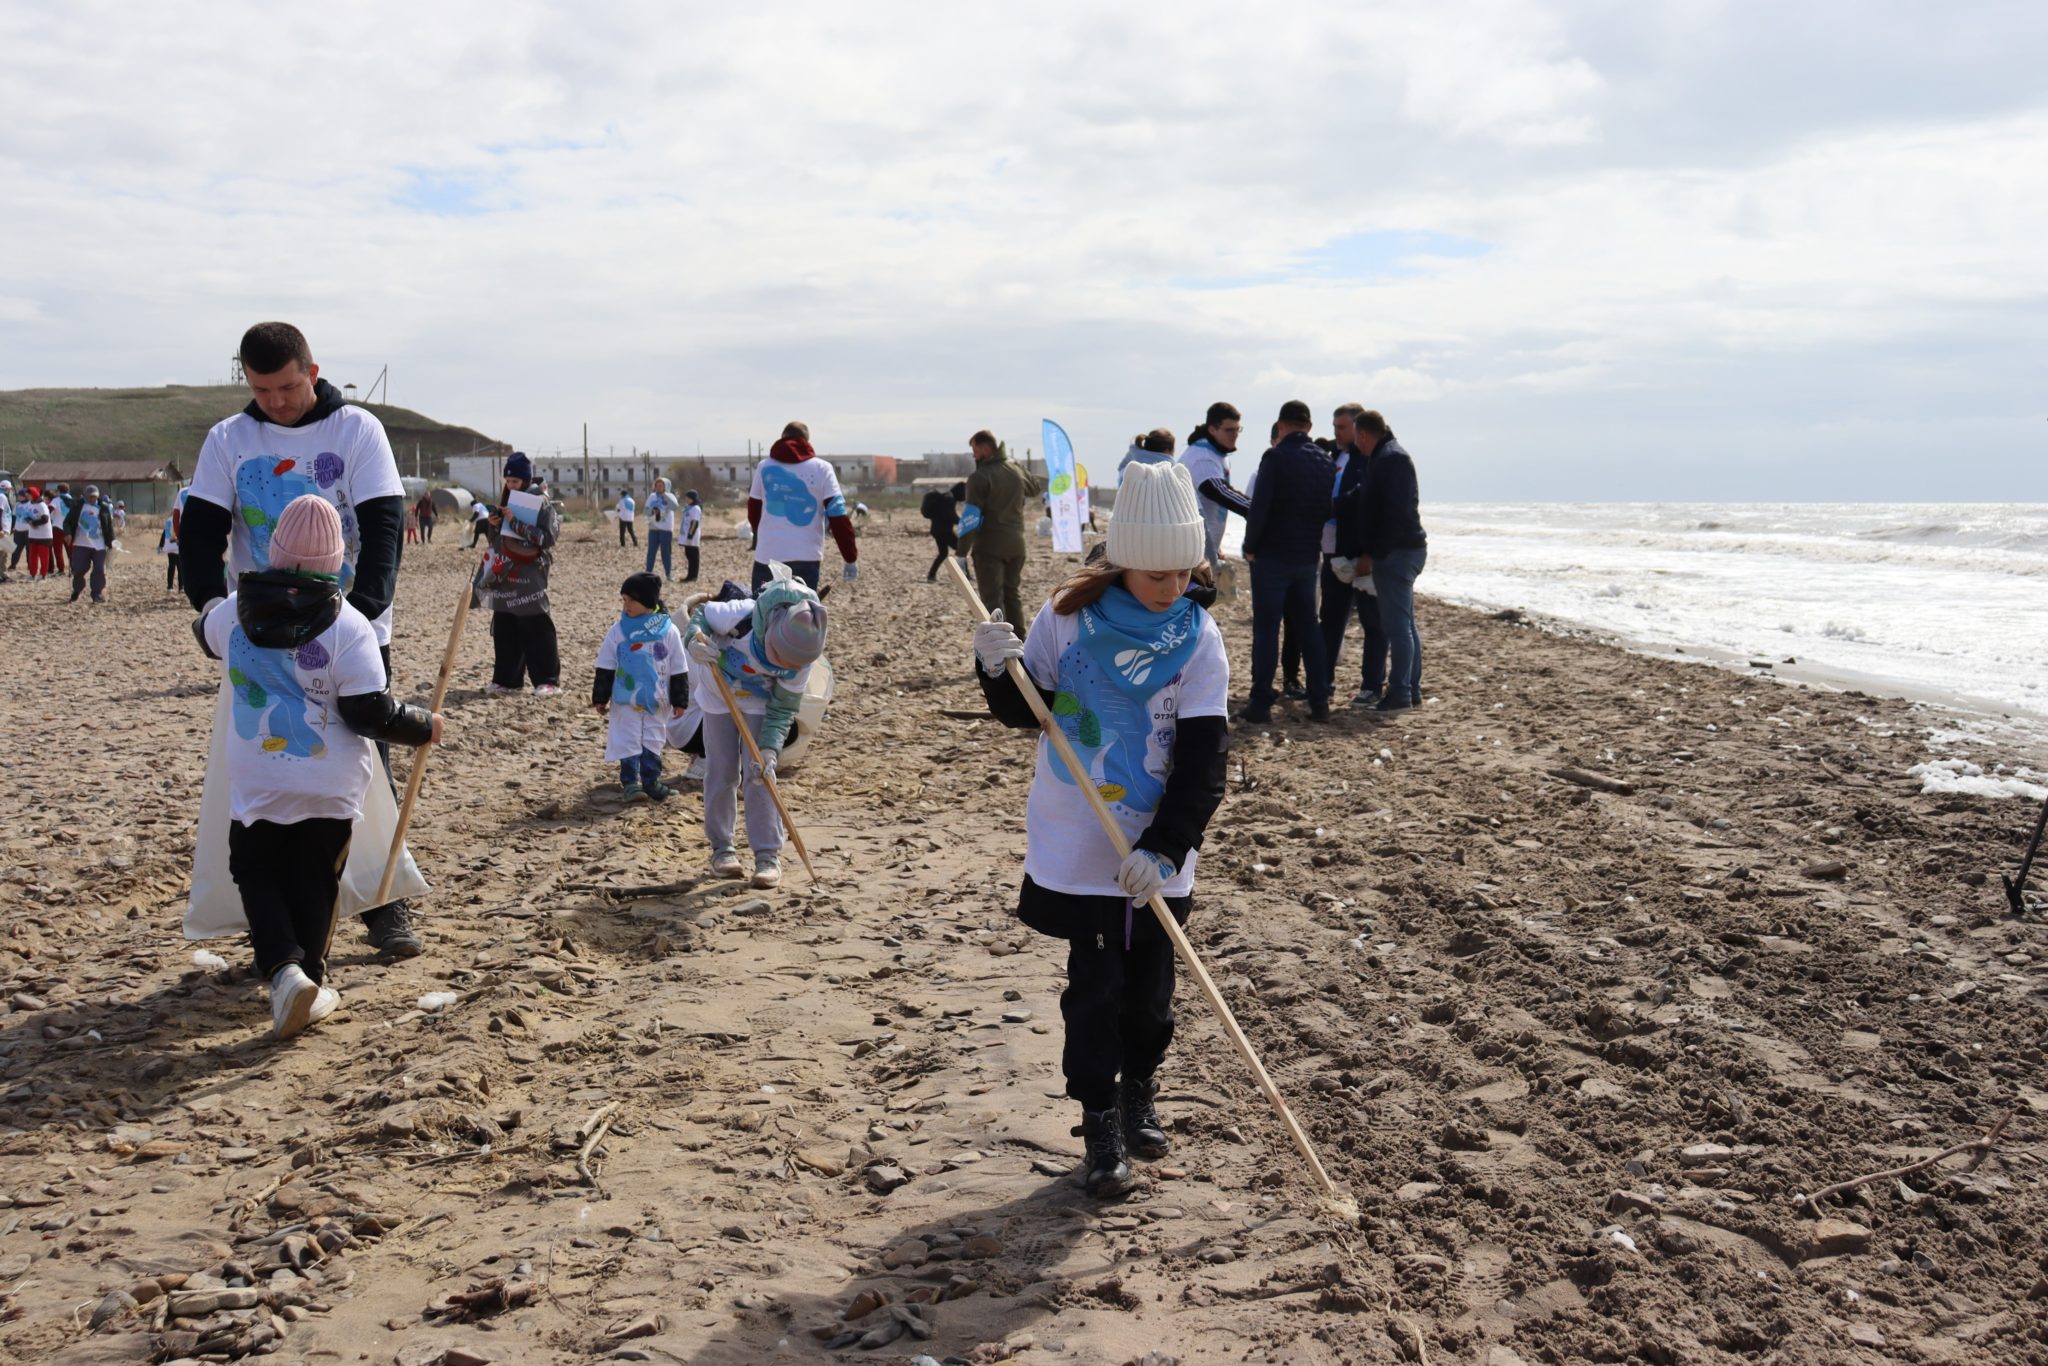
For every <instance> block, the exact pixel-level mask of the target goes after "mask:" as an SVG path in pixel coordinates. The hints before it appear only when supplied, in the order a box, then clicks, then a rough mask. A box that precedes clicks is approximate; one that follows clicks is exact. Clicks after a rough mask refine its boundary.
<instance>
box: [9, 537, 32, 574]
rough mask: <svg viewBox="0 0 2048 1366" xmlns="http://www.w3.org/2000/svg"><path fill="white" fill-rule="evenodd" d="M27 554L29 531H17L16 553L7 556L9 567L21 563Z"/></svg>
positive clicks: (15, 539) (15, 540)
mask: <svg viewBox="0 0 2048 1366" xmlns="http://www.w3.org/2000/svg"><path fill="white" fill-rule="evenodd" d="M26 554H28V533H27V532H26V531H17V532H15V533H14V553H13V554H12V555H10V556H8V557H7V567H8V568H9V569H12V568H14V566H16V565H18V564H20V563H21V557H22V556H23V555H26Z"/></svg>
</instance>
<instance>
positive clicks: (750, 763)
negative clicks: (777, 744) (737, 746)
mask: <svg viewBox="0 0 2048 1366" xmlns="http://www.w3.org/2000/svg"><path fill="white" fill-rule="evenodd" d="M775 755H776V751H774V750H772V749H764V750H762V751H761V762H760V763H759V764H756V763H755V762H754V759H753V756H752V755H748V756H747V757H746V758H744V759H742V760H740V770H741V776H742V777H743V778H745V779H746V781H748V782H750V783H756V782H762V781H764V780H765V781H767V782H771V783H772V782H775V781H776V780H777V776H778V775H777V774H776V772H775Z"/></svg>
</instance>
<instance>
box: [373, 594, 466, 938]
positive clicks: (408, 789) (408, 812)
mask: <svg viewBox="0 0 2048 1366" xmlns="http://www.w3.org/2000/svg"><path fill="white" fill-rule="evenodd" d="M475 591H476V579H475V577H474V576H470V577H468V578H465V579H463V581H462V601H461V602H460V603H458V604H456V607H455V624H454V625H453V626H451V627H449V628H448V649H447V652H446V653H445V654H443V655H442V656H441V677H440V679H439V681H438V682H436V683H435V684H434V702H433V705H432V706H430V707H428V708H427V710H428V711H436V712H437V711H439V710H441V699H442V698H444V697H446V696H447V695H448V678H449V675H451V674H453V673H454V672H455V653H456V651H458V650H460V649H461V648H462V628H463V627H464V626H466V625H467V624H468V623H469V600H470V595H471V594H472V593H474V592H475ZM433 754H434V747H433V746H432V745H422V746H420V751H419V753H417V754H415V755H414V756H413V760H412V772H411V773H409V774H407V775H406V779H405V801H404V803H403V804H402V805H400V806H399V808H398V828H397V829H396V830H393V831H392V832H391V851H390V852H389V853H387V854H386V855H385V856H384V876H383V878H382V879H381V880H380V881H379V882H378V883H377V899H376V900H375V901H373V902H371V903H370V904H371V905H372V906H382V905H383V904H384V902H385V900H386V899H387V898H388V897H389V896H390V895H391V881H392V879H393V878H395V877H397V876H398V860H399V859H400V858H401V857H402V856H403V855H404V853H405V828H406V827H407V826H408V825H411V824H412V808H413V803H415V802H417V801H418V800H419V799H420V780H421V779H423V778H425V777H426V776H427V760H428V759H430V758H432V757H433Z"/></svg>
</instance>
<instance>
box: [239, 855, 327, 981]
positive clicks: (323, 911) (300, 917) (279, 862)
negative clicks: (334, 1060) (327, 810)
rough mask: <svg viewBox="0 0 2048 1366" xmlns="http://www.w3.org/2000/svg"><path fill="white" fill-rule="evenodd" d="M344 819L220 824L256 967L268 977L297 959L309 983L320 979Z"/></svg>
mask: <svg viewBox="0 0 2048 1366" xmlns="http://www.w3.org/2000/svg"><path fill="white" fill-rule="evenodd" d="M354 829H355V826H354V825H353V824H352V823H351V822H349V821H343V820H326V819H319V818H316V819H313V820H304V821H294V822H293V823H291V824H290V825H279V824H277V823H276V822H274V821H256V822H255V823H253V824H250V825H244V824H242V823H241V822H240V821H235V822H233V823H232V824H230V825H229V826H228V872H229V874H230V875H232V876H233V877H234V879H235V889H236V890H237V891H239V892H240V893H241V894H242V914H243V916H244V917H246V918H247V920H248V922H249V943H250V944H251V945H252V946H253V947H254V948H255V950H256V970H257V971H258V972H260V973H261V974H263V976H264V977H265V978H268V977H269V976H270V975H271V974H272V973H274V972H276V971H277V970H278V969H279V968H281V967H283V966H284V965H285V964H286V963H297V964H298V965H299V966H300V967H301V968H303V969H304V970H305V973H306V976H308V977H310V978H312V979H313V980H314V981H315V982H319V981H323V980H325V978H326V976H327V951H328V948H329V946H330V945H332V944H333V942H334V916H335V911H336V909H337V908H338V906H339V903H340V898H341V870H342V869H343V868H345V867H347V866H348V842H349V834H350V832H351V831H353V830H354Z"/></svg>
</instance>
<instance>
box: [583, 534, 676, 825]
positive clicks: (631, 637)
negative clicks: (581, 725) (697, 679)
mask: <svg viewBox="0 0 2048 1366" xmlns="http://www.w3.org/2000/svg"><path fill="white" fill-rule="evenodd" d="M619 606H620V609H621V610H620V612H619V619H618V620H617V621H615V622H613V623H612V629H611V630H609V631H607V632H605V637H604V641H603V643H601V644H600V645H599V646H598V647H597V672H596V677H595V678H593V679H592V681H591V685H590V705H591V706H592V707H595V708H596V709H597V714H598V715H600V716H604V715H606V714H607V713H609V715H610V721H609V724H608V725H607V727H606V730H605V745H604V757H605V758H607V759H615V760H617V761H618V765H619V790H620V791H621V792H622V793H623V794H624V795H625V798H626V800H627V801H629V802H634V801H644V800H646V799H648V798H652V799H653V800H655V801H658V802H665V801H667V800H668V799H669V798H670V797H673V796H675V795H676V794H675V789H674V788H672V787H665V786H663V784H662V781H661V751H662V750H663V749H664V748H666V747H667V745H668V722H669V720H670V718H671V717H676V716H681V715H682V714H683V708H684V707H686V706H687V705H689V700H690V697H689V687H690V683H689V662H688V660H687V659H686V658H685V657H684V655H683V636H682V632H680V631H678V630H677V629H676V626H675V623H674V622H672V621H671V620H669V615H668V609H667V608H666V607H664V606H663V605H662V601H661V580H660V579H658V578H656V577H655V576H654V575H652V574H633V575H630V576H628V577H627V579H626V581H625V582H624V583H623V584H621V585H619Z"/></svg>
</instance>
